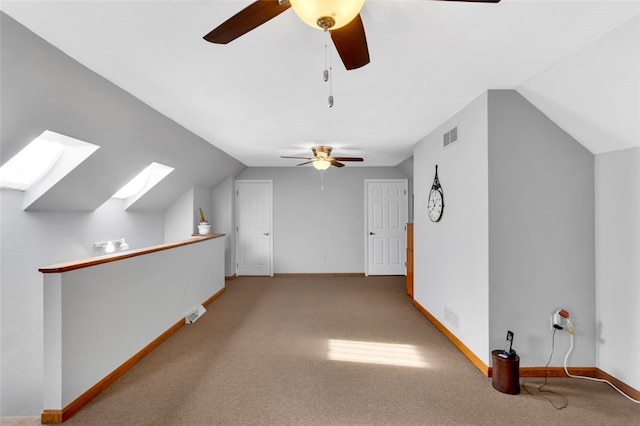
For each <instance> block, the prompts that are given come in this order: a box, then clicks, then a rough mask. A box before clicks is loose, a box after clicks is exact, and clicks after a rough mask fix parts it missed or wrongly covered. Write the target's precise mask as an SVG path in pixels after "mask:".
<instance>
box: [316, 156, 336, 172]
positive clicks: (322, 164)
mask: <svg viewBox="0 0 640 426" xmlns="http://www.w3.org/2000/svg"><path fill="white" fill-rule="evenodd" d="M312 164H313V167H314V168H315V169H316V170H320V171H323V170H327V169H328V168H329V167H330V166H331V161H329V160H325V159H324V158H319V159H317V160H316V161H314V162H313V163H312Z"/></svg>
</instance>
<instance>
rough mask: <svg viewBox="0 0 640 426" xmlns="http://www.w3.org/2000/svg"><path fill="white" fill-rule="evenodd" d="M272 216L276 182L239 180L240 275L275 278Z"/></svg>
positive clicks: (237, 205) (237, 222) (237, 182)
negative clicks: (274, 183) (274, 184)
mask: <svg viewBox="0 0 640 426" xmlns="http://www.w3.org/2000/svg"><path fill="white" fill-rule="evenodd" d="M272 216H273V183H272V181H270V180H263V181H256V180H238V181H236V259H237V264H236V274H237V275H263V276H264V275H267V276H272V275H273V230H272V228H273V220H272Z"/></svg>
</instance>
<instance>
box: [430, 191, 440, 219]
mask: <svg viewBox="0 0 640 426" xmlns="http://www.w3.org/2000/svg"><path fill="white" fill-rule="evenodd" d="M442 207H443V203H442V193H441V192H440V191H438V190H437V189H432V190H431V192H430V193H429V207H428V211H429V219H431V221H432V222H437V221H439V220H440V218H441V217H442Z"/></svg>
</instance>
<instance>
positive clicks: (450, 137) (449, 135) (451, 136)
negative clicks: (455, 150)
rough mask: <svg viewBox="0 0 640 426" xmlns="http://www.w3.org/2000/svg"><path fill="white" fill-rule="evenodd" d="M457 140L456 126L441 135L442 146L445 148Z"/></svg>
mask: <svg viewBox="0 0 640 426" xmlns="http://www.w3.org/2000/svg"><path fill="white" fill-rule="evenodd" d="M457 141H458V126H456V127H454V128H453V129H451V130H449V131H448V132H446V133H445V134H444V135H442V147H443V148H446V147H448V146H449V145H451V144H452V143H454V142H457Z"/></svg>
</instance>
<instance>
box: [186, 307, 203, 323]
mask: <svg viewBox="0 0 640 426" xmlns="http://www.w3.org/2000/svg"><path fill="white" fill-rule="evenodd" d="M205 312H207V310H206V309H205V308H204V306H202V305H200V306H196V307H195V308H193V309H192V310H191V312H189V313H188V314H187V315H185V316H184V322H185V323H186V324H193V323H194V322H196V321H197V320H198V318H200V317H201V316H202V315H204V313H205Z"/></svg>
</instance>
